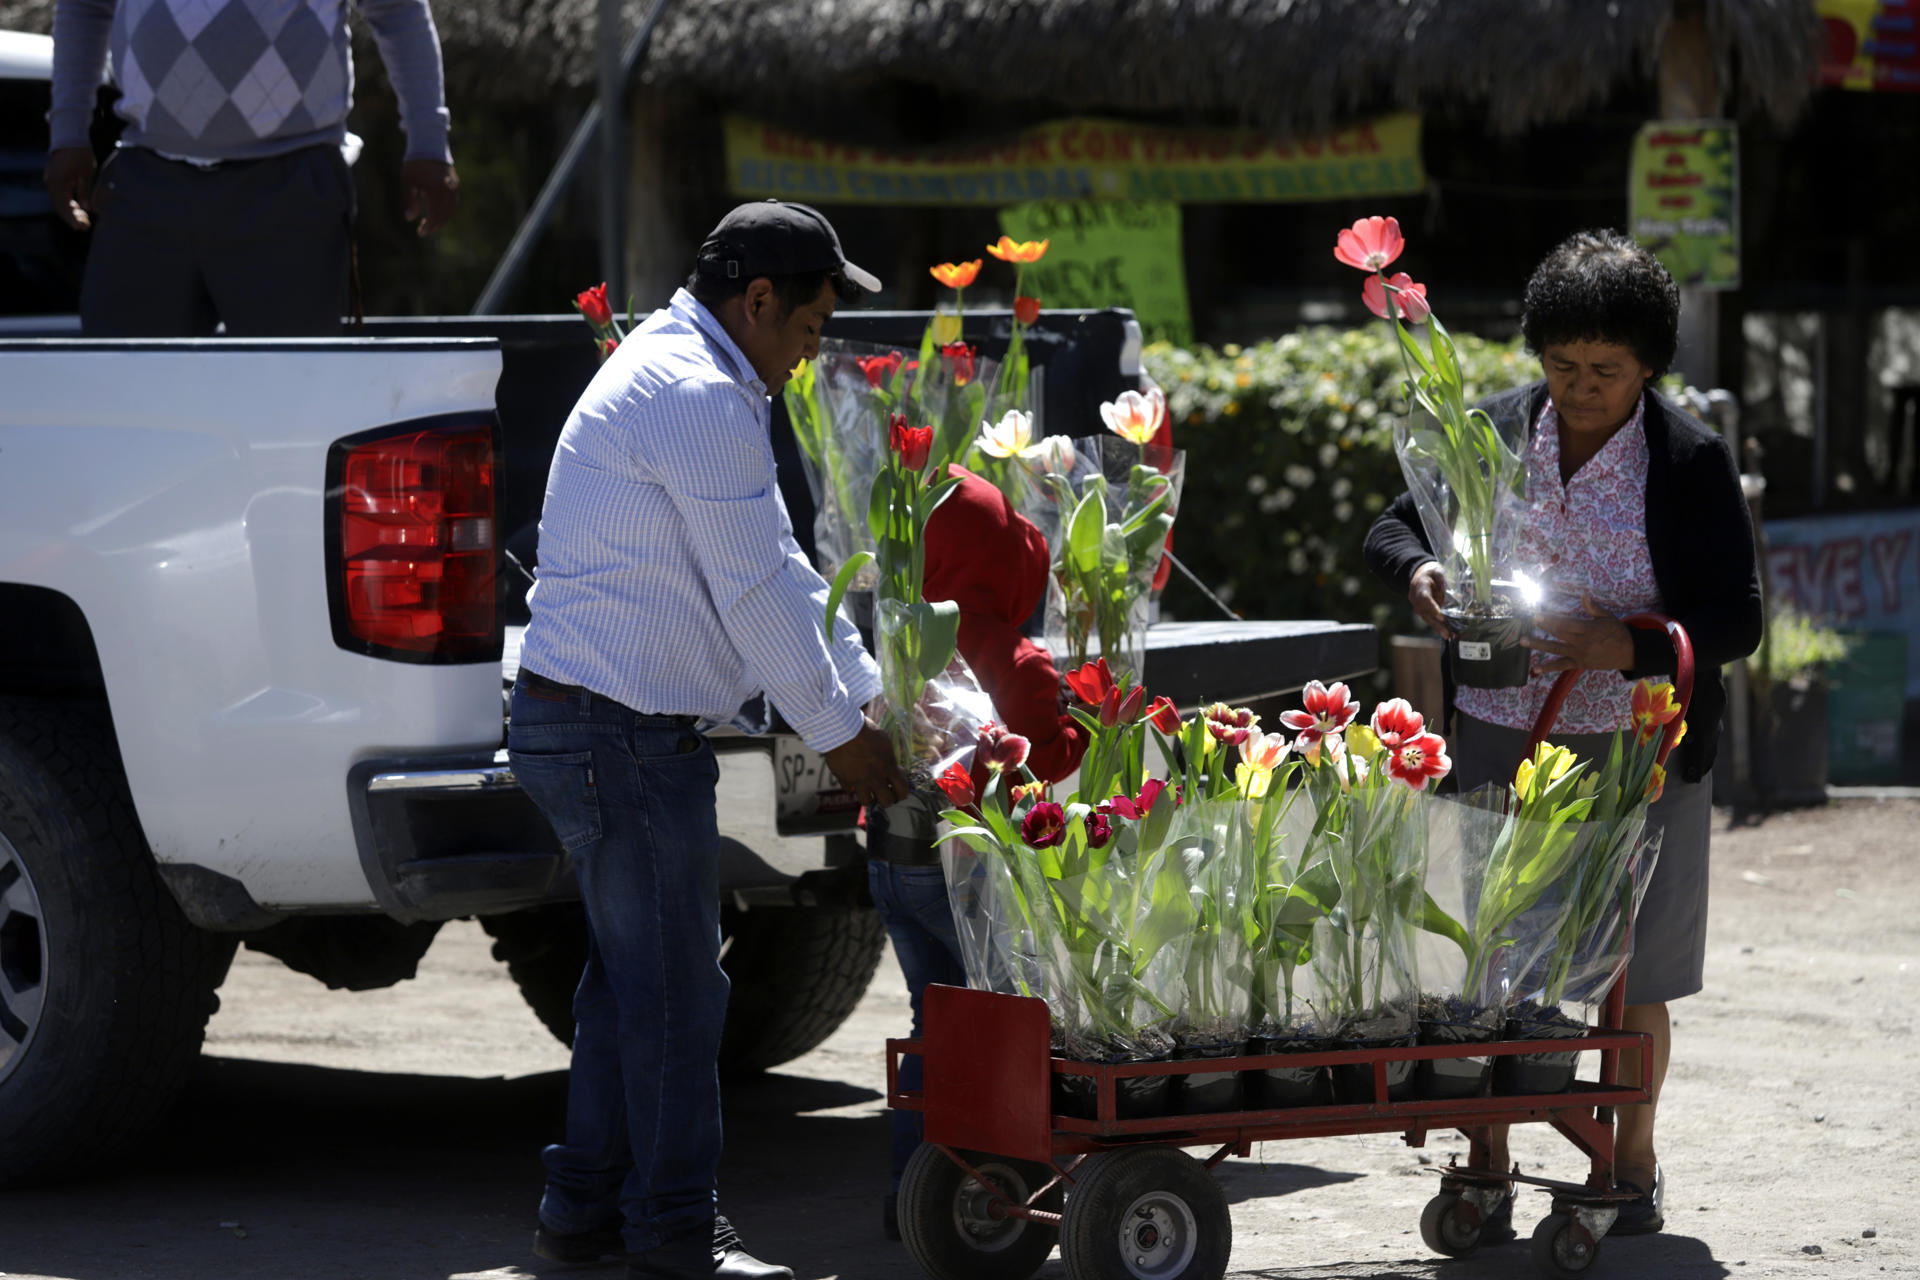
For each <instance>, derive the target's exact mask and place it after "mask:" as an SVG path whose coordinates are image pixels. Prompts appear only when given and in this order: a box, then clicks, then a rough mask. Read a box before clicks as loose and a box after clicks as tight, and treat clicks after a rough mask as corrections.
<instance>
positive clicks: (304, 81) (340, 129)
mask: <svg viewBox="0 0 1920 1280" xmlns="http://www.w3.org/2000/svg"><path fill="white" fill-rule="evenodd" d="M355 7H356V8H358V9H359V11H360V14H361V16H362V17H363V18H365V19H366V22H367V25H368V27H369V28H371V29H372V31H373V35H374V40H375V42H376V43H377V44H378V46H379V49H380V57H381V61H383V62H384V63H386V66H387V73H388V76H389V77H390V78H391V79H392V81H393V87H394V91H395V93H396V94H397V96H398V97H399V99H400V117H401V124H402V126H403V127H404V128H405V129H406V133H407V159H409V160H413V159H423V158H424V159H434V160H451V159H452V156H451V154H450V153H449V152H448V149H447V110H446V107H445V105H444V102H443V87H442V76H441V66H440V40H439V35H438V33H437V32H436V31H435V30H434V26H433V14H432V11H431V10H429V9H428V7H427V0H357V4H356V6H355ZM109 55H111V58H112V71H113V82H114V84H115V85H116V86H117V87H118V88H119V90H120V100H119V102H118V104H117V105H116V106H115V108H114V109H115V111H116V112H117V113H118V114H119V115H120V117H121V118H122V119H123V120H125V121H126V122H127V127H126V131H125V132H124V133H123V134H122V135H121V142H122V144H123V145H128V146H137V147H146V148H148V149H149V150H152V151H157V152H159V153H160V154H162V155H166V156H171V157H174V158H176V159H191V160H252V159H259V158H261V157H264V156H273V155H280V154H282V153H284V152H288V151H295V150H298V149H300V148H302V147H310V146H316V145H326V144H331V145H335V146H338V145H339V144H340V143H341V142H342V141H343V140H344V139H345V137H346V130H347V109H348V108H349V107H351V106H352V105H353V58H352V54H351V50H350V47H349V38H348V32H347V4H346V0H117V3H116V0H58V4H57V5H56V7H55V9H54V18H53V110H52V111H51V112H50V113H49V116H48V120H49V123H50V124H51V126H52V145H53V147H54V148H55V149H59V148H61V147H84V146H86V145H87V127H88V122H89V121H90V119H91V118H92V115H93V104H94V91H95V90H96V89H97V88H98V86H99V84H100V81H101V78H102V73H103V71H104V70H105V69H106V66H107V60H108V57H109Z"/></svg>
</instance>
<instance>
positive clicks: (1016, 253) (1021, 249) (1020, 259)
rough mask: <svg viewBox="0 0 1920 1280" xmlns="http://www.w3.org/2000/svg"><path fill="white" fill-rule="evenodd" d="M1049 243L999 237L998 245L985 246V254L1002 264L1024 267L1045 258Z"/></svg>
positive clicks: (1048, 241) (1049, 241)
mask: <svg viewBox="0 0 1920 1280" xmlns="http://www.w3.org/2000/svg"><path fill="white" fill-rule="evenodd" d="M1051 243H1053V242H1052V241H1051V240H1015V239H1014V238H1013V237H1012V236H1001V237H1000V240H999V243H997V244H990V245H988V246H987V252H988V253H990V254H992V255H993V256H994V257H996V258H998V259H1000V261H1002V262H1017V263H1020V264H1022V265H1023V266H1024V265H1025V264H1027V263H1030V262H1038V261H1040V259H1042V258H1044V257H1046V256H1047V246H1048V245H1049V244H1051Z"/></svg>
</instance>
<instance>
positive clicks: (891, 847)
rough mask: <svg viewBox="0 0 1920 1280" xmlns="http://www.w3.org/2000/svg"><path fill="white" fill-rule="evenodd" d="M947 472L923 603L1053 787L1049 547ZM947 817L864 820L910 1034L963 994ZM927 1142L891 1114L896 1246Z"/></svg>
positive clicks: (1000, 500)
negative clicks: (942, 823)
mask: <svg viewBox="0 0 1920 1280" xmlns="http://www.w3.org/2000/svg"><path fill="white" fill-rule="evenodd" d="M949 474H951V475H954V476H957V477H959V479H960V486H959V487H958V488H956V489H955V490H954V491H953V492H952V493H951V494H949V495H948V496H947V500H946V501H945V502H942V503H941V504H940V506H939V508H938V509H937V510H936V511H935V512H934V513H933V515H932V516H931V517H930V518H929V519H928V520H927V532H926V549H927V559H926V577H925V581H924V591H925V598H926V599H928V600H952V601H954V602H955V603H957V604H958V605H959V606H960V636H959V648H960V656H961V657H963V658H965V659H966V661H967V665H968V666H969V667H971V668H972V669H973V673H974V675H975V677H976V678H977V679H978V680H979V681H980V687H981V689H982V690H984V691H985V692H986V694H987V696H988V697H990V698H992V699H993V707H994V711H995V713H996V714H997V715H998V717H999V723H1001V724H1003V725H1005V726H1006V727H1007V728H1008V729H1009V730H1011V731H1012V732H1014V733H1017V734H1019V735H1020V736H1021V737H1023V738H1025V739H1026V740H1027V742H1028V744H1029V750H1028V754H1027V768H1028V769H1030V770H1031V771H1032V772H1033V775H1034V777H1036V778H1039V779H1041V780H1043V781H1046V782H1058V781H1060V780H1061V779H1063V778H1065V777H1066V776H1067V775H1068V774H1070V773H1072V772H1073V771H1074V770H1075V769H1077V768H1079V766H1080V757H1081V755H1082V754H1084V753H1085V751H1086V749H1087V741H1086V735H1085V733H1084V731H1083V730H1082V729H1081V727H1080V725H1079V724H1078V722H1076V721H1075V720H1074V719H1073V717H1072V716H1070V715H1068V714H1067V712H1066V704H1065V698H1064V696H1063V694H1062V686H1061V681H1060V672H1059V670H1058V669H1057V668H1056V667H1055V666H1054V665H1053V658H1052V656H1051V655H1050V654H1048V652H1047V651H1046V649H1045V648H1044V647H1043V646H1041V645H1038V644H1035V643H1034V642H1033V641H1032V640H1029V639H1028V638H1027V637H1026V636H1025V635H1023V634H1022V633H1021V629H1020V628H1021V625H1022V624H1023V623H1025V622H1026V620H1027V619H1028V618H1029V617H1031V616H1032V614H1033V611H1034V609H1035V608H1036V607H1037V606H1038V605H1039V603H1040V601H1041V600H1042V599H1043V598H1045V596H1046V591H1047V577H1048V574H1049V573H1051V572H1052V561H1051V557H1050V556H1049V555H1048V553H1047V541H1046V539H1045V538H1043V537H1041V535H1040V531H1039V530H1038V529H1036V528H1034V526H1033V524H1032V522H1031V521H1029V520H1027V519H1025V518H1024V517H1022V516H1021V515H1020V514H1019V513H1018V512H1016V511H1014V509H1013V506H1012V504H1010V503H1009V502H1008V501H1007V499H1006V495H1005V494H1003V493H1001V492H1000V490H999V489H997V488H995V487H994V486H993V485H991V484H989V483H987V482H986V481H985V480H982V479H981V478H980V477H979V476H976V475H974V474H973V473H972V472H970V471H967V470H966V469H965V468H963V467H959V466H955V467H953V468H952V469H951V471H950V472H949ZM946 807H947V801H946V800H945V798H944V797H942V796H941V795H940V794H939V793H938V792H934V793H932V794H931V795H927V794H920V793H916V794H915V795H914V796H912V797H910V798H909V799H907V800H905V801H903V802H902V803H900V804H896V805H892V806H889V807H888V808H885V809H869V810H868V811H867V882H868V885H869V887H870V888H871V889H872V892H873V905H874V908H875V909H876V910H877V911H878V912H879V914H880V921H881V923H882V924H884V925H885V926H886V930H887V936H888V938H889V939H891V940H892V942H893V953H894V956H895V958H896V959H898V960H899V962H900V972H901V976H903V977H904V978H905V979H906V980H907V992H908V996H909V999H910V1002H911V1004H912V1008H913V1034H914V1035H915V1036H918V1035H919V1034H920V1031H921V1026H920V1008H921V997H922V995H923V994H924V993H925V992H926V989H927V987H928V985H929V984H931V983H935V982H939V983H945V984H948V985H951V986H960V987H964V986H965V985H967V972H966V968H965V966H964V964H963V963H962V961H961V955H960V940H959V937H958V933H957V931H956V930H955V928H954V922H953V909H952V907H951V906H949V905H948V899H947V879H946V872H945V871H944V870H943V869H942V868H941V865H940V851H939V849H938V848H937V847H935V845H934V843H933V840H934V835H935V830H936V828H937V826H938V825H939V814H940V811H941V810H942V809H944V808H946ZM919 1071H920V1059H919V1058H917V1057H910V1058H907V1059H905V1060H903V1061H902V1063H901V1065H900V1084H901V1087H902V1088H904V1089H917V1088H919V1087H920V1081H919ZM920 1134H921V1124H920V1113H919V1112H917V1111H896V1112H894V1113H893V1181H892V1190H891V1191H890V1192H889V1193H888V1195H887V1197H886V1201H885V1203H884V1206H883V1212H882V1224H883V1226H884V1227H885V1230H886V1233H887V1237H888V1238H889V1239H893V1240H898V1239H899V1238H900V1229H899V1225H898V1220H897V1217H896V1214H895V1198H896V1196H897V1194H898V1192H899V1189H900V1175H901V1173H902V1172H903V1171H904V1170H905V1169H906V1167H907V1161H908V1159H910V1158H911V1157H912V1155H913V1153H914V1151H915V1149H916V1148H918V1147H919V1145H920Z"/></svg>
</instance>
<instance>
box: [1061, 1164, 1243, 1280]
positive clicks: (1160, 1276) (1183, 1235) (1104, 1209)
mask: <svg viewBox="0 0 1920 1280" xmlns="http://www.w3.org/2000/svg"><path fill="white" fill-rule="evenodd" d="M1082 1168H1083V1170H1084V1172H1082V1173H1081V1174H1079V1175H1078V1176H1077V1177H1076V1178H1075V1179H1074V1187H1073V1194H1072V1195H1071V1196H1069V1197H1068V1198H1067V1212H1066V1218H1065V1220H1064V1222H1062V1224H1061V1228H1060V1235H1061V1243H1060V1254H1061V1257H1062V1258H1064V1259H1065V1260H1066V1264H1067V1276H1068V1277H1069V1280H1220V1278H1221V1277H1222V1276H1224V1275H1226V1273H1227V1257H1228V1255H1229V1254H1231V1253H1232V1252H1233V1219H1232V1218H1231V1217H1230V1216H1229V1215H1228V1213H1227V1195H1226V1192H1224V1191H1222V1190H1221V1189H1220V1184H1219V1183H1218V1182H1215V1181H1214V1179H1213V1175H1212V1174H1211V1173H1209V1172H1207V1169H1206V1166H1204V1165H1202V1164H1201V1163H1200V1162H1199V1161H1198V1160H1195V1159H1194V1158H1193V1157H1192V1156H1190V1155H1188V1154H1187V1153H1186V1152H1184V1151H1181V1150H1179V1149H1178V1148H1175V1147H1136V1148H1134V1149H1132V1150H1129V1151H1112V1152H1108V1153H1106V1154H1104V1155H1097V1156H1094V1157H1093V1158H1092V1159H1090V1160H1088V1161H1087V1163H1086V1164H1085V1165H1084V1166H1082Z"/></svg>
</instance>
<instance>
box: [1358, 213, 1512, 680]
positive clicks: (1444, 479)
mask: <svg viewBox="0 0 1920 1280" xmlns="http://www.w3.org/2000/svg"><path fill="white" fill-rule="evenodd" d="M1405 247H1406V241H1405V239H1404V238H1403V237H1402V236H1401V234H1400V224H1399V222H1398V221H1397V220H1396V219H1393V218H1379V217H1373V218H1362V219H1360V220H1359V221H1358V222H1356V223H1354V224H1353V225H1352V226H1351V227H1349V228H1347V229H1345V230H1343V231H1341V232H1340V235H1339V238H1338V241H1337V243H1336V245H1335V248H1334V257H1335V258H1337V259H1339V260H1340V261H1341V262H1343V263H1345V264H1347V265H1348V266H1350V267H1355V268H1357V269H1359V270H1361V271H1365V272H1367V273H1368V278H1367V282H1366V285H1365V287H1364V288H1362V290H1361V299H1362V301H1363V302H1364V303H1365V304H1366V306H1367V308H1368V310H1370V311H1372V312H1373V313H1374V314H1375V315H1377V316H1380V317H1381V318H1382V319H1384V320H1386V322H1387V323H1388V325H1389V326H1390V327H1391V328H1392V329H1393V332H1394V336H1395V338H1396V340H1397V342H1398V345H1399V348H1400V355H1401V361H1402V364H1403V365H1404V367H1405V369H1406V382H1405V387H1406V391H1407V395H1408V398H1409V400H1410V402H1411V403H1410V405H1409V409H1410V412H1409V414H1408V416H1407V418H1405V419H1404V420H1402V421H1399V422H1397V423H1395V425H1394V452H1395V454H1396V455H1397V456H1398V458H1399V461H1400V469H1401V472H1402V474H1403V475H1404V476H1405V477H1406V481H1407V489H1408V492H1409V493H1411V494H1412V495H1413V501H1414V506H1415V508H1416V509H1417V510H1418V511H1419V513H1420V523H1421V526H1422V527H1423V528H1424V529H1425V531H1426V534H1427V544H1428V545H1429V546H1430V547H1432V548H1433V553H1434V556H1435V558H1437V559H1438V560H1439V561H1440V564H1441V567H1442V569H1443V570H1444V571H1445V574H1446V580H1447V600H1446V604H1445V606H1444V608H1443V612H1444V614H1445V616H1446V619H1447V625H1448V627H1449V629H1451V630H1452V632H1453V639H1452V641H1451V642H1450V644H1449V646H1448V652H1449V656H1450V657H1451V659H1452V661H1453V671H1454V678H1455V679H1456V680H1457V681H1458V682H1459V683H1461V684H1463V685H1467V686H1471V687H1475V688H1510V687H1519V686H1521V685H1524V684H1526V683H1527V680H1528V679H1529V661H1530V654H1529V651H1528V650H1527V649H1526V648H1524V647H1523V646H1522V645H1521V640H1522V639H1523V638H1524V637H1525V636H1527V635H1528V634H1529V632H1530V631H1531V630H1532V614H1533V603H1534V599H1533V598H1534V594H1535V589H1534V587H1533V581H1534V579H1533V578H1531V577H1530V576H1528V575H1527V574H1526V573H1525V571H1524V567H1523V566H1521V565H1520V564H1518V563H1517V562H1516V559H1515V557H1516V554H1517V548H1518V547H1519V545H1520V533H1521V527H1522V524H1523V522H1524V519H1525V514H1526V502H1525V498H1526V478H1527V470H1526V427H1527V424H1525V423H1524V422H1523V423H1519V424H1506V425H1504V426H1503V425H1502V424H1497V423H1495V422H1494V421H1493V419H1492V418H1491V417H1489V416H1488V415H1487V414H1486V412H1485V411H1483V410H1480V409H1469V408H1467V406H1466V403H1465V381H1464V378H1463V376H1462V374H1461V370H1460V359H1459V355H1458V353H1457V352H1456V350H1455V348H1454V343H1453V338H1452V336H1451V335H1449V334H1448V332H1447V329H1446V326H1445V325H1443V324H1441V323H1440V319H1439V317H1438V316H1436V315H1434V314H1433V308H1432V306H1431V304H1430V303H1429V302H1428V300H1427V289H1426V286H1425V285H1423V284H1418V283H1416V282H1415V281H1414V280H1413V279H1412V278H1411V277H1409V276H1408V275H1407V273H1406V272H1404V271H1402V272H1397V273H1395V274H1394V275H1393V277H1392V278H1391V279H1389V278H1388V276H1387V273H1386V269H1387V267H1388V266H1390V265H1391V264H1392V263H1393V262H1394V261H1395V259H1397V258H1398V257H1399V256H1400V254H1401V252H1402V250H1403V249H1404V248H1405ZM1420 324H1425V325H1426V326H1427V330H1428V334H1429V343H1428V346H1427V347H1422V346H1421V345H1420V343H1419V342H1418V341H1417V340H1416V339H1415V338H1414V336H1413V334H1412V332H1411V326H1414V325H1420Z"/></svg>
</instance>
